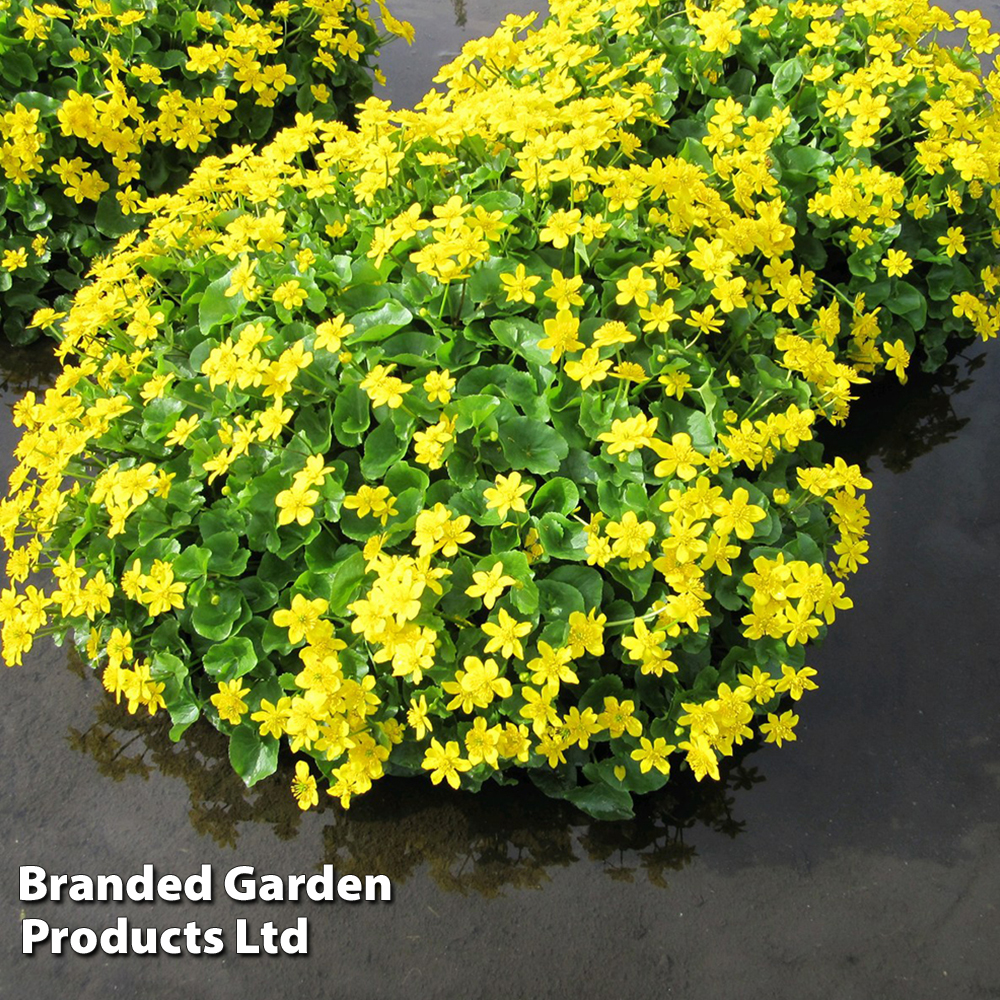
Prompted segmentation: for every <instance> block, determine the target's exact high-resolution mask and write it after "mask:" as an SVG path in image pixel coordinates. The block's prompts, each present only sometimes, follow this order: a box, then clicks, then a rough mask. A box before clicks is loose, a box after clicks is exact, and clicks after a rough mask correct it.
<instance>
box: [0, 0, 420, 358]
mask: <svg viewBox="0 0 1000 1000" xmlns="http://www.w3.org/2000/svg"><path fill="white" fill-rule="evenodd" d="M372 7H374V5H372ZM377 10H378V13H377V14H376V15H375V16H373V15H372V12H371V8H370V7H369V5H368V4H367V3H359V2H355V0H287V2H284V0H283V2H280V3H274V4H266V5H256V6H255V5H253V4H249V3H238V2H233V0H220V2H215V3H213V4H212V5H211V6H210V7H208V8H205V9H200V10H192V9H190V5H188V4H185V3H181V2H179V0H162V2H160V3H158V4H157V3H136V2H132V0H126V2H124V3H121V2H114V3H111V2H108V0H75V2H73V3H70V4H66V5H60V4H58V3H35V2H33V0H0V182H2V183H0V187H2V188H3V193H2V194H0V304H2V312H3V329H4V332H5V334H6V336H7V337H8V338H9V339H11V340H13V341H15V342H23V341H26V340H30V339H32V338H33V337H34V336H35V335H36V334H37V331H36V329H35V328H33V327H31V326H30V325H27V321H28V319H29V318H30V316H31V314H32V313H33V312H34V311H35V310H36V309H37V308H38V307H39V306H41V305H43V304H50V303H49V298H50V297H51V296H54V295H55V294H57V292H67V291H72V290H74V289H76V288H78V287H79V286H80V284H81V283H82V275H83V272H84V271H85V270H86V267H87V265H88V263H89V258H90V257H93V256H94V255H95V254H96V253H98V252H100V251H106V250H108V249H109V248H110V246H111V245H112V242H113V238H114V237H118V236H121V235H122V234H123V233H126V232H129V231H130V230H132V229H133V228H135V227H136V226H137V225H138V224H139V222H140V221H141V213H142V210H143V209H142V206H143V200H144V199H145V198H146V197H147V196H148V195H152V194H157V193H159V192H162V191H167V190H174V189H175V188H176V187H178V186H179V185H180V183H181V182H182V181H184V180H186V179H187V177H188V175H189V174H190V171H191V169H192V168H193V167H194V165H195V164H196V163H197V162H198V160H199V159H200V158H201V157H202V156H204V155H207V154H210V153H220V152H224V151H227V150H228V149H229V148H230V147H231V146H232V145H233V143H234V142H240V143H254V142H258V141H261V140H263V139H266V138H269V137H271V136H273V135H274V134H275V132H276V131H277V130H278V129H279V128H280V127H282V126H284V125H288V124H290V123H291V122H292V120H293V116H294V114H295V112H296V111H303V112H313V113H315V114H317V115H322V116H324V117H329V118H341V117H343V116H344V115H345V114H347V113H350V112H351V110H352V108H353V104H354V102H355V101H358V100H361V99H362V98H364V97H366V96H368V95H369V94H370V93H371V72H370V70H369V65H370V64H371V63H372V61H373V57H374V56H375V55H376V53H377V52H378V50H379V46H380V45H381V44H382V42H383V41H384V40H386V39H387V38H388V37H391V36H392V35H400V36H403V37H405V38H406V39H407V40H412V28H411V27H410V25H408V24H406V23H405V22H402V21H398V20H397V19H396V18H394V17H393V16H392V14H391V13H390V12H389V10H388V9H387V8H386V6H385V4H384V3H381V2H379V3H378V7H377ZM378 21H381V27H380V26H379V24H378ZM376 76H377V77H380V74H379V73H378V71H376ZM137 213H139V214H137Z"/></svg>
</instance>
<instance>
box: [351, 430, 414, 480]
mask: <svg viewBox="0 0 1000 1000" xmlns="http://www.w3.org/2000/svg"><path fill="white" fill-rule="evenodd" d="M409 445H410V439H409V437H404V436H402V435H401V434H400V432H399V431H398V430H397V429H396V425H395V422H394V421H393V420H392V419H391V418H390V419H387V420H384V421H382V423H380V424H379V425H378V426H377V427H376V428H375V430H373V431H371V432H370V433H369V434H368V436H367V437H366V438H365V454H364V457H363V458H362V459H361V475H363V476H364V477H365V479H367V480H369V481H372V480H376V479H381V478H382V477H383V476H384V475H385V473H386V471H387V470H388V469H389V467H390V466H391V465H394V464H395V463H396V462H398V461H399V460H400V459H401V458H402V457H403V456H404V455H405V454H406V449H407V448H408V447H409Z"/></svg>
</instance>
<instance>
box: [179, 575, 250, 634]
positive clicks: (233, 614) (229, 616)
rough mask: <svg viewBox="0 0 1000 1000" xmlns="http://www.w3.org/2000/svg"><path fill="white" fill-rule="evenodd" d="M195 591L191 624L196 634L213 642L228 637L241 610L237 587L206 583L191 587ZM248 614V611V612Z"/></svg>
mask: <svg viewBox="0 0 1000 1000" xmlns="http://www.w3.org/2000/svg"><path fill="white" fill-rule="evenodd" d="M192 589H193V590H195V593H194V594H193V595H192V596H193V599H194V602H195V603H194V607H193V608H192V610H191V624H192V625H193V626H194V630H195V631H196V632H197V633H198V635H201V636H204V637H205V638H206V639H212V640H213V641H215V642H221V641H222V640H223V639H228V638H229V635H230V633H231V632H232V631H233V625H235V624H236V620H237V619H238V618H239V617H240V613H241V612H242V610H243V606H244V604H243V594H242V592H241V591H240V590H239V588H238V587H236V586H234V585H233V584H229V585H228V586H225V587H218V586H215V585H207V586H203V587H199V588H192ZM248 614H249V612H248Z"/></svg>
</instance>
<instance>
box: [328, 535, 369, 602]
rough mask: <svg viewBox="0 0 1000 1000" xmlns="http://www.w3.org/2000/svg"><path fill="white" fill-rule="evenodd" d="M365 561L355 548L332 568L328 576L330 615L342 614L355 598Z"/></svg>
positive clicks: (362, 576) (363, 575) (363, 572)
mask: <svg viewBox="0 0 1000 1000" xmlns="http://www.w3.org/2000/svg"><path fill="white" fill-rule="evenodd" d="M365 562H366V560H365V557H364V555H363V554H362V553H361V552H359V551H358V550H355V551H354V552H353V553H352V554H351V555H350V556H348V558H347V559H345V560H344V561H343V562H341V563H338V564H337V566H336V567H335V568H334V570H333V574H332V576H331V578H330V597H329V601H330V609H329V613H330V614H331V615H342V614H344V612H345V611H346V610H347V605H348V604H350V603H351V601H353V600H355V599H356V598H357V596H358V591H359V588H360V585H361V583H362V581H363V580H364V578H365Z"/></svg>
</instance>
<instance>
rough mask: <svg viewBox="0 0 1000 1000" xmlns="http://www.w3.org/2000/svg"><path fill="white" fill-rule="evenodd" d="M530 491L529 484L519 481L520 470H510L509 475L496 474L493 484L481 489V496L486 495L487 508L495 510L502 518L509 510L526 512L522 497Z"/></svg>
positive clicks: (519, 512) (517, 512)
mask: <svg viewBox="0 0 1000 1000" xmlns="http://www.w3.org/2000/svg"><path fill="white" fill-rule="evenodd" d="M530 492H531V484H530V483H522V482H521V473H520V472H512V473H511V474H510V475H509V476H504V475H502V474H498V475H497V477H496V479H495V480H494V485H493V486H488V487H487V488H486V489H485V490H483V496H484V497H486V507H487V509H489V510H495V511H496V512H497V514H498V515H499V517H500V520H503V519H504V518H505V517H506V516H507V514H508V513H509V512H510V511H514V513H516V514H524V513H526V512H527V510H528V508H527V507H526V506H525V503H524V497H525V496H526V495H527V494H528V493H530Z"/></svg>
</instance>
